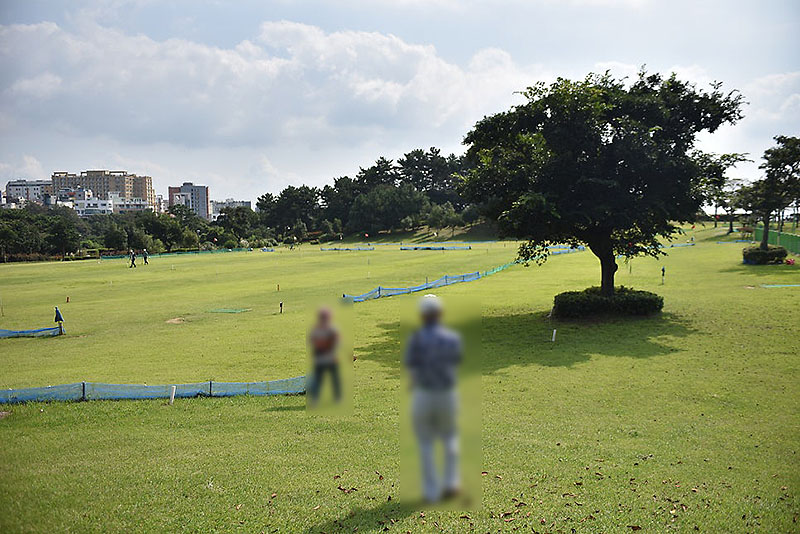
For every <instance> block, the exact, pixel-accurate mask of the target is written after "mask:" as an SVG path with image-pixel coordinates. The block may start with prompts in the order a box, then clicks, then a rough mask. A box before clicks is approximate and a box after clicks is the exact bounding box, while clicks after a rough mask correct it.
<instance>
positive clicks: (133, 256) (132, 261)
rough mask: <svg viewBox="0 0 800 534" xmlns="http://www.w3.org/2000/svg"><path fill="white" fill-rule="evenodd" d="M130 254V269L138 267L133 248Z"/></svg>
mask: <svg viewBox="0 0 800 534" xmlns="http://www.w3.org/2000/svg"><path fill="white" fill-rule="evenodd" d="M129 256H130V260H131V264H130V266H129V267H128V268H129V269H130V268H133V267H136V253H135V252H134V251H133V249H131V251H130V253H129Z"/></svg>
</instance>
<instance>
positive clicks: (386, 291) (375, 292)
mask: <svg viewBox="0 0 800 534" xmlns="http://www.w3.org/2000/svg"><path fill="white" fill-rule="evenodd" d="M548 248H550V249H551V250H550V254H569V253H572V252H580V251H582V250H586V247H584V246H579V247H576V248H571V247H568V246H562V245H556V246H553V247H548ZM517 263H520V261H519V260H514V261H510V262H508V263H506V264H503V265H499V266H497V267H494V268H492V269H489V270H488V271H484V272H480V271H475V272H474V273H466V274H458V275H455V276H453V275H445V276H443V277H441V278H439V279H437V280H434V281H433V282H426V283H424V284H420V285H417V286H411V287H383V286H378V287H376V288H375V289H372V290H370V291H367V292H366V293H362V294H361V295H348V294H344V295H342V297H343V298H345V299H349V300H352V301H353V302H364V301H367V300H372V299H379V298H381V297H392V296H394V295H406V294H408V293H415V292H417V291H425V290H426V289H435V288H437V287H443V286H449V285H452V284H460V283H462V282H473V281H475V280H480V279H481V278H484V277H486V276H491V275H493V274H495V273H499V272H500V271H504V270H506V269H508V268H509V267H512V266H513V265H516V264H517Z"/></svg>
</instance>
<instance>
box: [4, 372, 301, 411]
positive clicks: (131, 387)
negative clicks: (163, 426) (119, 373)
mask: <svg viewBox="0 0 800 534" xmlns="http://www.w3.org/2000/svg"><path fill="white" fill-rule="evenodd" d="M172 386H175V397H176V398H189V397H232V396H235V395H262V396H263V395H296V394H302V393H305V391H306V377H305V376H298V377H294V378H283V379H280V380H268V381H264V382H215V381H213V380H209V381H208V382H196V383H193V384H165V385H155V386H148V385H146V384H104V383H100V382H77V383H75V384H63V385H58V386H47V387H38V388H22V389H6V390H0V403H9V404H13V403H18V402H47V401H81V400H135V399H168V398H169V397H170V394H171V392H172Z"/></svg>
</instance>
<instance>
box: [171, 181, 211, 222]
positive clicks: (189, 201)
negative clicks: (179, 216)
mask: <svg viewBox="0 0 800 534" xmlns="http://www.w3.org/2000/svg"><path fill="white" fill-rule="evenodd" d="M176 204H182V205H184V206H187V207H189V208H191V210H192V211H194V212H195V214H196V215H197V216H198V217H200V218H203V219H207V220H208V219H211V206H210V202H209V198H208V186H207V185H194V184H193V183H192V182H184V183H183V185H181V186H177V187H170V188H169V205H170V206H174V205H176Z"/></svg>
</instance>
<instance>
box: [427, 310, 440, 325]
mask: <svg viewBox="0 0 800 534" xmlns="http://www.w3.org/2000/svg"><path fill="white" fill-rule="evenodd" d="M441 318H442V312H441V310H429V311H425V312H423V313H422V322H423V323H424V324H436V323H438V322H439V320H440V319H441Z"/></svg>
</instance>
